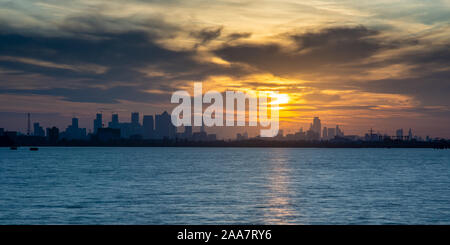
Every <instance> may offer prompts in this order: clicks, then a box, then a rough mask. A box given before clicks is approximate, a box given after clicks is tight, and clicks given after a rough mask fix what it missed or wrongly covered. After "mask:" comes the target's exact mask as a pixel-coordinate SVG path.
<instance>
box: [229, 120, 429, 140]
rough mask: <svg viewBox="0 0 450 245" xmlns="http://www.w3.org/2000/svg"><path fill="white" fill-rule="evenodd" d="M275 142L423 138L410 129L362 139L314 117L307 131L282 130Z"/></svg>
mask: <svg viewBox="0 0 450 245" xmlns="http://www.w3.org/2000/svg"><path fill="white" fill-rule="evenodd" d="M247 139H248V134H247V133H244V134H241V133H238V134H237V135H236V140H238V141H240V140H247ZM274 139H275V140H292V141H295V140H303V141H331V140H335V141H384V140H400V141H411V140H416V141H424V139H423V138H421V137H419V136H416V135H413V133H412V129H409V130H408V134H404V133H403V129H398V130H396V134H395V135H387V134H381V133H374V132H373V130H372V129H370V130H369V132H368V133H366V134H365V135H364V136H363V137H361V136H359V135H344V131H342V129H341V128H340V127H339V125H336V126H335V127H322V123H321V120H320V118H319V117H314V119H313V122H312V123H311V124H310V126H309V129H308V130H307V131H303V128H300V130H299V131H298V132H295V133H292V134H287V135H284V134H283V130H281V129H280V130H279V131H278V135H277V136H276V137H275V138H274ZM425 140H426V141H431V140H432V139H431V138H430V137H429V136H427V137H426V139H425Z"/></svg>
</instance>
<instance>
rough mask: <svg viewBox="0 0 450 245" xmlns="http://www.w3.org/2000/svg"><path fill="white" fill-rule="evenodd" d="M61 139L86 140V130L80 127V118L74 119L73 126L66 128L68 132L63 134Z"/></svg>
mask: <svg viewBox="0 0 450 245" xmlns="http://www.w3.org/2000/svg"><path fill="white" fill-rule="evenodd" d="M61 138H64V139H67V140H82V139H86V129H85V128H79V127H78V118H76V117H74V118H72V125H70V126H68V127H67V128H66V131H65V132H63V133H62V134H61Z"/></svg>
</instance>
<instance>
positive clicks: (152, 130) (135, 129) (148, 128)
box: [0, 111, 433, 143]
mask: <svg viewBox="0 0 450 245" xmlns="http://www.w3.org/2000/svg"><path fill="white" fill-rule="evenodd" d="M0 136H8V138H10V139H15V138H17V136H23V135H21V134H20V133H18V132H14V131H5V130H4V129H3V128H0ZM26 136H29V137H28V138H33V137H35V138H40V139H42V138H45V139H46V140H47V141H48V142H50V143H56V142H58V141H60V140H97V141H110V140H116V139H137V140H140V139H143V140H152V139H155V140H161V139H177V140H187V141H215V140H217V136H216V134H208V133H206V131H205V128H204V126H202V127H201V128H200V131H198V132H193V130H192V126H185V127H184V131H183V132H177V128H176V127H175V126H174V125H173V124H172V121H171V116H170V114H169V113H167V111H164V112H163V113H162V114H156V115H144V116H143V117H142V123H141V120H140V115H139V113H138V112H133V113H131V121H130V122H120V121H119V115H118V114H112V116H111V121H109V122H108V123H107V124H106V123H104V121H103V114H102V113H98V114H96V117H95V119H94V120H93V132H87V130H86V128H80V127H79V119H78V118H72V124H71V125H69V126H67V128H66V129H65V130H64V131H60V130H59V128H57V127H51V128H46V130H44V128H43V127H42V126H41V125H40V124H39V122H35V123H34V124H33V131H32V132H31V127H30V115H29V114H28V130H27V135H26ZM257 138H258V137H257ZM248 139H249V136H248V134H247V132H245V133H238V134H237V135H236V140H237V141H242V140H248ZM271 139H272V140H289V141H336V140H344V141H372V142H373V141H384V140H400V141H411V140H416V141H424V139H422V138H421V137H419V136H415V135H413V133H412V129H409V130H408V132H407V134H405V133H404V131H403V129H398V130H396V134H395V135H387V134H380V133H374V132H373V130H372V129H370V131H369V132H368V133H366V134H365V135H364V136H362V137H361V136H358V135H344V132H343V131H342V129H341V128H340V127H339V125H336V126H335V127H322V123H321V120H320V119H319V117H314V119H313V121H312V123H311V124H310V126H309V129H308V130H307V131H303V128H300V130H299V131H298V132H295V133H291V134H287V135H284V134H283V130H279V132H278V135H277V136H275V137H274V138H271ZM425 140H426V141H431V140H433V139H431V138H430V137H428V136H427V138H426V139H425Z"/></svg>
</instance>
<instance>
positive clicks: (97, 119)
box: [94, 113, 103, 134]
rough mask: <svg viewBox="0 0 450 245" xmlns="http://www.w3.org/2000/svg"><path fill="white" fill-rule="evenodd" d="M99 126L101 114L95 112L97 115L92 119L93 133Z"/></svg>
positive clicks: (101, 122) (100, 126) (101, 126)
mask: <svg viewBox="0 0 450 245" xmlns="http://www.w3.org/2000/svg"><path fill="white" fill-rule="evenodd" d="M99 128H103V120H102V114H101V113H97V115H96V116H95V119H94V134H96V133H97V130H98V129H99Z"/></svg>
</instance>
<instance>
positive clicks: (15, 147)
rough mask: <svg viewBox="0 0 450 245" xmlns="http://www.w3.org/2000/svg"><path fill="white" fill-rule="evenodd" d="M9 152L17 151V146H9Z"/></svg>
mask: <svg viewBox="0 0 450 245" xmlns="http://www.w3.org/2000/svg"><path fill="white" fill-rule="evenodd" d="M9 149H10V150H17V146H11V147H9Z"/></svg>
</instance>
